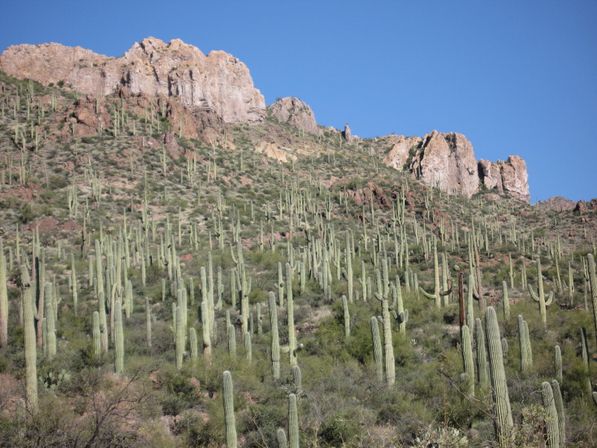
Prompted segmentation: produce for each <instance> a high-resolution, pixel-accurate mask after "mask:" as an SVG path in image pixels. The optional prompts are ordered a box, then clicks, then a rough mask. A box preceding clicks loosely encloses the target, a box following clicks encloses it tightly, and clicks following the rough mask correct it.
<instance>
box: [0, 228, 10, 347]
mask: <svg viewBox="0 0 597 448" xmlns="http://www.w3.org/2000/svg"><path fill="white" fill-rule="evenodd" d="M6 282H7V279H6V256H5V255H4V248H3V247H2V240H0V347H6V345H7V344H8V290H7V287H6Z"/></svg>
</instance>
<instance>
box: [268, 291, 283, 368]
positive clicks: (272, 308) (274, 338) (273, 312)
mask: <svg viewBox="0 0 597 448" xmlns="http://www.w3.org/2000/svg"><path fill="white" fill-rule="evenodd" d="M268 298H269V318H270V326H271V329H270V332H271V360H272V373H273V377H274V380H279V379H280V336H279V334H278V306H277V304H276V296H275V295H274V293H273V292H271V291H270V293H269V297H268Z"/></svg>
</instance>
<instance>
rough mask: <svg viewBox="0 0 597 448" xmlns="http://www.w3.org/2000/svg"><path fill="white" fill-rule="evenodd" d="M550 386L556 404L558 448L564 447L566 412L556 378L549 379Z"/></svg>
mask: <svg viewBox="0 0 597 448" xmlns="http://www.w3.org/2000/svg"><path fill="white" fill-rule="evenodd" d="M551 388H552V390H553V399H554V402H555V404H556V411H557V412H558V430H559V435H560V448H564V447H565V446H566V412H565V410H564V400H562V392H561V391H560V384H559V383H558V381H557V380H551Z"/></svg>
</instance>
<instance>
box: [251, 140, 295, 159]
mask: <svg viewBox="0 0 597 448" xmlns="http://www.w3.org/2000/svg"><path fill="white" fill-rule="evenodd" d="M255 152H256V153H257V154H263V155H264V156H266V157H269V158H270V159H274V160H277V161H278V162H282V163H286V162H289V161H291V160H296V156H295V155H294V154H292V153H291V152H289V151H288V149H286V148H282V147H281V146H278V145H277V144H275V143H272V142H267V141H260V142H259V143H257V145H256V146H255Z"/></svg>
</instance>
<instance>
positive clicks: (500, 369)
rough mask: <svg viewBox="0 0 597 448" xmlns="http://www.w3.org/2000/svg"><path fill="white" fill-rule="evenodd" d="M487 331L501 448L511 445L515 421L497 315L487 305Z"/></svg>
mask: <svg viewBox="0 0 597 448" xmlns="http://www.w3.org/2000/svg"><path fill="white" fill-rule="evenodd" d="M485 332H486V336H487V349H488V350H487V351H488V353H489V372H490V376H491V387H492V389H493V403H494V413H495V429H496V434H497V438H498V443H499V446H500V448H508V447H510V446H511V440H512V432H513V430H514V421H513V420H512V409H511V408H510V396H509V394H508V384H507V383H506V371H505V369H504V357H503V354H502V342H501V337H500V327H499V326H498V321H497V315H496V312H495V309H494V308H493V307H492V306H489V307H487V311H486V313H485Z"/></svg>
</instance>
